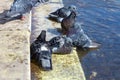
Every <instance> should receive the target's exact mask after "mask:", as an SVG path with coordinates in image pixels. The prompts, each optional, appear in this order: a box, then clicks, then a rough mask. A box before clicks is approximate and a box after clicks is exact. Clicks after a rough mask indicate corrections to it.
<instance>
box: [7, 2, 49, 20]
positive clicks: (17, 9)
mask: <svg viewBox="0 0 120 80" xmlns="http://www.w3.org/2000/svg"><path fill="white" fill-rule="evenodd" d="M42 1H43V2H41V0H14V2H13V4H12V5H11V8H10V10H8V12H7V13H6V15H5V19H9V18H13V17H16V16H19V15H20V16H21V19H22V20H23V19H24V18H25V17H24V14H25V13H29V12H30V11H31V9H32V8H33V7H34V6H35V5H36V4H37V3H44V2H46V1H48V0H42Z"/></svg>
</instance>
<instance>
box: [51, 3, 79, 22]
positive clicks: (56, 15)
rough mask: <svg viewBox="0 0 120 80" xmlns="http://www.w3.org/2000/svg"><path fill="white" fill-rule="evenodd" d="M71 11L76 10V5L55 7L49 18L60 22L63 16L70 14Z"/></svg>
mask: <svg viewBox="0 0 120 80" xmlns="http://www.w3.org/2000/svg"><path fill="white" fill-rule="evenodd" d="M71 11H74V12H77V8H76V6H74V5H70V6H68V7H62V8H60V9H57V10H56V11H55V12H52V13H50V14H49V19H52V20H54V21H56V22H61V21H62V20H63V19H64V18H66V17H68V16H69V15H70V14H71Z"/></svg>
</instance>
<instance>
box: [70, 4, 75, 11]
mask: <svg viewBox="0 0 120 80" xmlns="http://www.w3.org/2000/svg"><path fill="white" fill-rule="evenodd" d="M68 9H69V10H71V11H76V10H77V8H76V6H74V5H70V6H68Z"/></svg>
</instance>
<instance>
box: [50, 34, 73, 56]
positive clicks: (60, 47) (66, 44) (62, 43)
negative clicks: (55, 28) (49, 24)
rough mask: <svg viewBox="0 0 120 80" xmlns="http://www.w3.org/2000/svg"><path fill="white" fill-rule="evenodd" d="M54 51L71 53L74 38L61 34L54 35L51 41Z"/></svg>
mask: <svg viewBox="0 0 120 80" xmlns="http://www.w3.org/2000/svg"><path fill="white" fill-rule="evenodd" d="M49 45H50V47H51V50H52V52H53V53H60V54H61V53H63V54H69V53H71V51H72V46H73V45H72V40H71V39H70V38H68V37H66V36H63V35H60V36H56V37H53V38H52V39H51V40H50V41H49Z"/></svg>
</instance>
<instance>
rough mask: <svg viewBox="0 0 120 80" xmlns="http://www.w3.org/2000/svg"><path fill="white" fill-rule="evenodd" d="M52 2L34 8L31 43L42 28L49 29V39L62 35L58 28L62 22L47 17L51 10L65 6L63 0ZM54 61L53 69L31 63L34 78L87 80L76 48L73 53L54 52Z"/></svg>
mask: <svg viewBox="0 0 120 80" xmlns="http://www.w3.org/2000/svg"><path fill="white" fill-rule="evenodd" d="M54 1H55V2H54ZM51 2H52V3H50V4H46V5H40V6H38V7H35V8H33V10H32V33H31V43H32V42H33V41H34V40H35V39H36V37H37V36H38V35H39V34H40V33H41V31H42V30H46V31H47V40H49V39H51V38H52V37H54V36H57V35H60V33H58V32H57V29H56V28H61V27H60V23H56V22H53V21H50V20H48V19H47V18H46V17H47V15H48V14H49V13H50V12H52V11H54V10H56V9H58V8H60V7H62V6H63V4H62V0H51ZM58 3H59V4H58ZM52 62H53V70H52V71H42V70H41V69H40V68H39V67H38V66H37V65H35V63H31V74H32V80H85V76H84V72H83V69H82V66H81V63H80V62H79V58H78V56H77V53H76V51H75V50H73V52H72V53H71V54H66V55H57V54H53V55H52Z"/></svg>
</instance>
